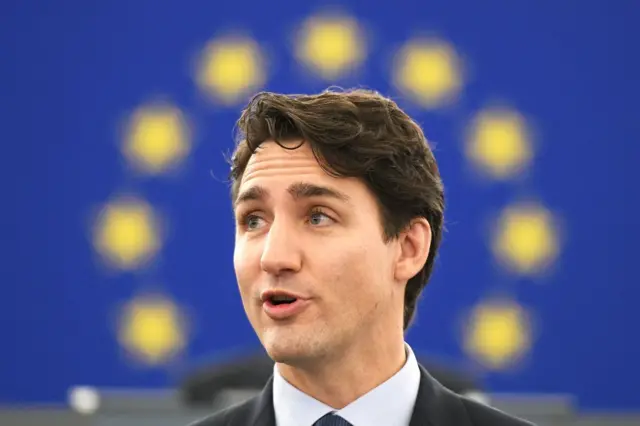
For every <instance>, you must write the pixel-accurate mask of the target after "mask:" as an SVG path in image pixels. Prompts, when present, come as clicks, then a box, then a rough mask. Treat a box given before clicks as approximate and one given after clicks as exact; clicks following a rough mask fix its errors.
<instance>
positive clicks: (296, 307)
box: [262, 299, 310, 320]
mask: <svg viewBox="0 0 640 426" xmlns="http://www.w3.org/2000/svg"><path fill="white" fill-rule="evenodd" d="M309 303H310V301H309V300H306V299H296V301H295V302H292V303H282V304H280V305H274V304H273V303H271V301H270V300H269V299H267V300H265V301H264V302H262V310H263V311H264V312H265V313H266V314H267V316H268V317H269V318H271V319H273V320H284V319H288V318H293V317H295V316H296V315H298V314H300V313H301V312H302V311H304V310H305V309H306V308H307V306H309Z"/></svg>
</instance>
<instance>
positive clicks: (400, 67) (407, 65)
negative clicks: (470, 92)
mask: <svg viewBox="0 0 640 426" xmlns="http://www.w3.org/2000/svg"><path fill="white" fill-rule="evenodd" d="M461 74H462V73H461V70H460V61H459V59H458V56H457V54H456V52H455V50H454V49H453V47H451V46H450V45H449V44H447V43H445V42H441V41H433V40H413V41H410V42H409V43H407V44H406V45H405V46H404V47H403V48H402V49H401V50H400V53H399V54H398V56H397V58H396V61H395V68H394V72H393V82H394V84H395V86H396V87H397V88H398V89H399V90H400V91H402V92H403V93H405V94H407V95H408V96H410V97H411V98H413V99H414V100H415V101H416V102H418V103H419V104H420V105H422V106H423V107H425V108H436V107H439V106H442V105H443V104H445V103H446V102H449V101H451V100H453V99H454V98H455V96H457V94H458V92H459V91H460V88H461V86H462V75H461Z"/></svg>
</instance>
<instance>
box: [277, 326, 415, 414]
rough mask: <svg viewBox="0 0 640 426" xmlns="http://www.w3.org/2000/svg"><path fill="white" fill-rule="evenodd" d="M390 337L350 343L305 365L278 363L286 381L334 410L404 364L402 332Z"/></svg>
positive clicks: (385, 379)
mask: <svg viewBox="0 0 640 426" xmlns="http://www.w3.org/2000/svg"><path fill="white" fill-rule="evenodd" d="M395 334H396V335H394V336H393V338H389V337H390V336H387V338H386V339H379V340H373V341H369V342H367V343H359V344H355V343H354V344H351V345H350V346H349V347H348V348H346V349H345V350H344V351H340V354H339V356H332V357H330V358H324V359H322V360H314V361H313V362H309V363H305V365H296V366H293V365H289V364H283V363H278V364H277V366H278V371H279V372H280V374H281V375H282V377H284V379H285V380H287V381H288V382H289V383H290V384H292V385H293V386H295V387H296V388H298V389H299V390H301V391H302V392H304V393H306V394H307V395H310V396H312V397H313V398H315V399H317V400H318V401H320V402H323V403H325V404H327V405H329V406H330V407H333V408H334V409H336V410H339V409H342V408H344V407H346V406H347V405H349V404H350V403H351V402H353V401H355V400H356V399H358V398H359V397H361V396H362V395H364V394H366V393H367V392H369V391H370V390H372V389H374V388H375V387H377V386H379V385H380V384H382V383H384V382H385V381H387V380H388V379H390V378H391V377H392V376H393V375H394V374H396V373H397V372H398V371H400V369H401V368H402V367H403V366H404V364H405V362H406V360H407V356H406V352H405V346H404V333H403V331H402V330H400V333H399V334H398V333H395Z"/></svg>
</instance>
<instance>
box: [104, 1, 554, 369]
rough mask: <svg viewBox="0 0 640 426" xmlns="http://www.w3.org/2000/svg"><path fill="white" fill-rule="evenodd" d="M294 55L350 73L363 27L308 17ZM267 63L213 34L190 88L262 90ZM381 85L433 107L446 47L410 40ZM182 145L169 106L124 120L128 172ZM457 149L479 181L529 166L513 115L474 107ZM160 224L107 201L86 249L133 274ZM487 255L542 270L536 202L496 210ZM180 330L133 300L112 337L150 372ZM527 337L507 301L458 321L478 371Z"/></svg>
mask: <svg viewBox="0 0 640 426" xmlns="http://www.w3.org/2000/svg"><path fill="white" fill-rule="evenodd" d="M294 48H295V52H294V53H295V55H296V57H297V59H298V60H299V61H300V62H301V63H302V64H304V65H305V66H306V67H307V68H308V69H309V70H311V71H312V72H313V73H314V74H316V75H318V76H319V77H321V78H323V79H326V80H333V79H336V78H340V77H342V76H345V75H347V74H348V73H350V72H351V71H353V70H355V69H357V68H358V67H359V66H360V65H361V64H362V63H363V62H364V60H365V59H366V55H367V49H368V46H367V40H366V37H365V34H364V31H363V26H362V25H361V24H360V23H359V22H358V21H357V20H356V19H354V18H353V17H351V16H348V15H346V14H316V15H312V16H311V17H309V18H308V19H307V20H305V21H304V22H303V24H302V25H301V26H300V29H299V31H298V32H297V33H296V39H295V47H294ZM266 67H267V57H266V55H265V52H264V50H263V49H262V48H261V47H260V45H259V43H258V42H257V41H256V40H254V39H252V38H250V37H246V36H225V37H216V38H214V39H212V40H211V41H210V42H209V43H207V44H206V46H205V47H204V49H203V50H202V52H201V54H200V55H199V60H198V63H197V69H196V70H195V71H196V72H195V81H196V83H197V85H198V86H199V88H200V89H201V90H202V92H203V93H205V94H206V95H208V96H209V97H210V99H212V100H213V101H214V102H217V103H220V104H223V105H227V106H231V105H236V104H238V103H239V102H241V101H242V100H243V98H244V97H246V96H248V95H249V94H250V93H252V92H255V91H256V90H258V89H260V88H262V87H263V86H264V85H265V83H266V79H267V74H268V73H267V68H266ZM391 79H392V82H393V85H394V86H395V87H396V89H397V90H398V91H400V92H401V93H403V94H405V95H407V97H408V98H409V99H411V100H413V101H414V102H415V103H416V104H417V105H419V106H421V107H423V108H425V109H434V108H439V107H443V106H445V105H447V104H448V103H450V102H452V101H455V99H456V98H457V97H458V96H459V93H460V91H461V90H462V86H463V83H464V81H463V80H464V75H463V67H462V61H461V59H460V56H459V54H458V53H457V52H456V50H455V49H454V47H453V46H452V45H451V44H450V43H448V42H447V41H445V40H441V39H435V38H429V39H424V38H414V39H410V40H408V41H407V42H406V43H405V44H404V45H403V46H402V47H401V49H399V51H398V52H397V54H396V55H395V59H394V61H393V64H392V69H391ZM191 150H192V141H191V129H190V126H189V124H188V120H187V119H186V117H185V114H184V113H183V112H182V111H181V110H180V109H179V108H178V107H177V106H175V105H172V104H170V103H151V104H147V105H143V106H141V107H139V108H138V109H137V110H136V111H135V112H134V113H133V114H132V115H131V118H130V120H129V124H128V127H127V134H126V136H125V138H124V141H123V144H122V153H123V156H124V157H125V159H126V160H127V162H128V163H129V164H130V165H131V166H132V167H133V168H134V169H135V170H136V171H138V172H140V173H143V174H147V175H153V176H158V175H161V174H163V173H168V172H170V171H172V170H174V169H175V168H177V167H178V166H179V165H180V164H182V163H183V162H184V160H185V158H186V157H187V156H188V155H189V154H190V152H191ZM465 153H466V155H467V158H468V159H469V161H470V162H471V163H472V164H473V165H474V166H475V167H476V168H477V169H478V170H480V171H482V172H483V174H484V175H485V176H488V177H490V178H493V179H497V180H506V179H509V178H512V177H514V176H516V175H518V174H519V173H520V172H521V171H522V170H524V169H525V168H526V167H527V166H528V165H529V164H530V163H531V161H532V158H533V145H532V141H531V133H530V131H529V128H528V125H527V123H526V121H525V119H524V118H523V117H522V115H521V114H519V113H518V112H517V111H515V110H511V109H486V110H482V111H480V112H479V113H478V114H477V115H476V117H475V118H474V119H473V121H472V123H471V126H470V127H469V129H468V132H467V138H466V141H465ZM162 223H163V222H162V221H161V220H160V218H159V215H158V213H157V212H156V211H155V210H154V209H153V208H152V207H151V206H150V205H149V204H148V203H147V202H146V201H144V200H143V199H141V198H139V197H121V198H118V199H115V200H112V201H111V202H109V203H106V204H105V206H103V208H102V209H101V211H100V213H99V214H98V215H97V217H96V221H95V227H94V235H93V243H94V247H95V249H96V251H97V252H98V253H99V254H100V255H101V256H102V258H103V259H104V260H105V263H107V264H108V265H110V266H111V267H113V268H115V269H118V270H124V271H132V270H135V269H139V268H142V267H144V266H145V265H146V264H147V262H149V261H150V260H152V259H153V258H154V257H155V256H156V255H157V253H158V252H159V250H160V249H161V246H162V244H163V234H164V233H163V226H161V224H162ZM491 248H492V252H493V254H494V255H495V256H496V257H497V258H498V259H499V260H500V262H501V264H503V265H505V266H506V267H508V268H509V269H511V270H512V271H514V272H517V273H519V274H524V275H527V274H535V273H537V272H539V271H541V270H544V268H545V267H546V266H548V265H549V264H550V263H552V262H553V260H554V259H555V258H556V257H557V254H558V250H559V242H558V237H557V227H556V226H555V223H554V219H553V217H552V214H551V213H550V212H549V211H548V210H546V209H545V208H544V207H543V206H541V205H537V204H522V205H520V204H518V205H514V206H510V207H507V208H505V210H504V211H503V212H502V214H501V215H500V217H499V218H498V219H497V222H496V227H495V232H494V233H493V237H492V241H491ZM185 324H186V321H185V316H184V313H183V310H182V309H181V308H180V307H179V306H178V305H177V304H176V303H175V302H173V301H172V300H171V298H170V297H169V296H168V295H164V296H162V295H158V294H156V295H154V296H141V297H137V298H135V299H134V300H132V301H131V302H130V303H129V304H127V306H126V307H125V308H124V309H123V311H122V316H121V320H120V322H119V328H118V340H119V342H120V343H121V344H122V345H123V346H124V347H125V348H126V349H127V351H128V352H129V353H131V354H133V355H135V356H136V358H138V359H139V360H142V361H144V362H145V363H147V364H150V365H157V364H160V363H163V362H166V361H167V360H169V359H171V358H172V357H173V356H174V355H175V354H177V353H178V352H179V351H180V350H182V349H183V348H184V346H185V344H186V333H187V329H186V325H185ZM530 333H531V327H530V322H529V320H528V315H527V313H526V311H525V310H524V308H522V307H521V306H520V305H518V304H517V303H516V302H514V301H507V300H502V301H500V302H496V301H488V302H482V303H480V304H479V305H478V306H477V307H476V308H475V309H474V310H473V311H472V313H471V314H470V315H469V321H468V324H467V327H466V329H465V344H464V347H465V350H467V352H468V353H469V354H471V355H472V356H474V357H476V358H477V359H479V360H480V361H481V362H483V363H484V364H485V365H486V366H488V367H490V368H495V369H497V368H502V367H504V366H506V365H509V364H511V363H512V362H514V360H517V359H518V358H520V357H521V356H522V355H523V354H524V353H525V352H526V351H527V350H528V348H529V347H530V345H531V335H530Z"/></svg>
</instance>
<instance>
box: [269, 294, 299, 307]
mask: <svg viewBox="0 0 640 426" xmlns="http://www.w3.org/2000/svg"><path fill="white" fill-rule="evenodd" d="M268 300H269V303H270V304H272V305H275V306H279V305H290V304H292V303H293V302H295V301H296V300H298V299H296V298H295V297H291V296H286V295H275V296H271V297H269V299H268Z"/></svg>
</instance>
